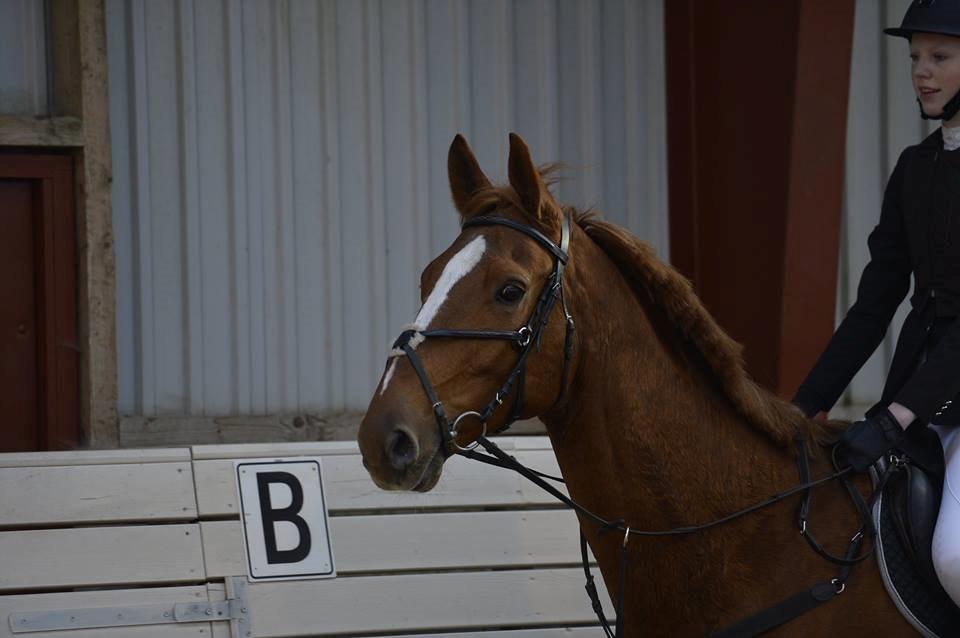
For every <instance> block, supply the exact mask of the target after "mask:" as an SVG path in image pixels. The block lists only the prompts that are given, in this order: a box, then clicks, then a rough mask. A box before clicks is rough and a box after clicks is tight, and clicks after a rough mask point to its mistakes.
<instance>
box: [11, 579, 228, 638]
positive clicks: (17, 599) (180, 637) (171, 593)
mask: <svg viewBox="0 0 960 638" xmlns="http://www.w3.org/2000/svg"><path fill="white" fill-rule="evenodd" d="M206 600H207V588H206V587H205V586H202V585H200V586H193V587H149V588H145V589H110V590H106V591H84V592H66V593H56V594H23V595H15V596H0V638H24V636H29V637H30V638H67V637H69V638H188V637H201V638H208V637H209V636H210V635H211V623H202V622H201V623H189V624H186V623H184V624H174V623H171V624H169V625H150V626H144V627H116V628H101V629H74V630H71V631H42V632H37V633H30V634H22V633H21V634H15V633H13V632H12V631H10V624H9V623H8V622H7V618H8V617H9V616H10V614H12V613H14V612H28V611H46V610H54V609H85V608H91V607H121V606H137V605H155V604H158V603H190V602H199V601H206ZM217 624H220V625H223V624H226V623H217Z"/></svg>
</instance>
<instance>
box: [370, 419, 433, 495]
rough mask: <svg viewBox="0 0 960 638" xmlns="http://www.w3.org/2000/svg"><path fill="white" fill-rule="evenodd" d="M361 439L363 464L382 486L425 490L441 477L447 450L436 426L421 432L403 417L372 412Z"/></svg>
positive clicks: (396, 488) (392, 488) (387, 488)
mask: <svg viewBox="0 0 960 638" xmlns="http://www.w3.org/2000/svg"><path fill="white" fill-rule="evenodd" d="M358 441H359V443H360V452H361V453H362V455H363V465H364V467H365V468H367V471H368V472H369V473H370V477H371V478H372V479H373V481H374V483H376V484H377V486H378V487H380V488H381V489H385V490H414V491H420V492H425V491H428V490H430V489H431V488H433V486H434V485H436V484H437V481H438V480H439V478H440V473H441V470H442V467H443V461H444V454H443V453H442V450H441V446H440V440H439V436H438V435H437V433H436V432H435V431H434V429H433V428H430V429H429V432H428V433H427V434H425V435H418V434H417V432H416V431H415V429H414V428H413V427H411V426H410V425H408V424H406V422H405V421H404V420H403V419H398V418H391V417H390V416H389V415H388V416H384V417H378V416H377V415H375V414H371V413H368V414H367V416H366V417H365V418H364V420H363V422H362V423H361V424H360V433H359V436H358Z"/></svg>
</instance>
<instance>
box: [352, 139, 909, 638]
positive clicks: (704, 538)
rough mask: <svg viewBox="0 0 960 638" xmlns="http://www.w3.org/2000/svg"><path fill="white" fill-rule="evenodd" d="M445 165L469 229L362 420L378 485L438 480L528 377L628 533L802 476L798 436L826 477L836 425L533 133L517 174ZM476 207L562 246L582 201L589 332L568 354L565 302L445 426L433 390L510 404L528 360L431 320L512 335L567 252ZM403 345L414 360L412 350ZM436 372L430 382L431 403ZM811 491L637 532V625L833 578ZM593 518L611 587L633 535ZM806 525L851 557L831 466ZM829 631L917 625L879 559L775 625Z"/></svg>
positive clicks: (436, 278) (770, 598)
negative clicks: (551, 172) (806, 530)
mask: <svg viewBox="0 0 960 638" xmlns="http://www.w3.org/2000/svg"><path fill="white" fill-rule="evenodd" d="M448 171H449V179H450V187H451V190H452V194H453V201H454V204H455V205H456V208H457V210H458V211H459V213H460V215H461V217H462V220H463V221H464V225H465V228H464V229H463V231H462V232H461V234H460V236H459V237H457V238H456V240H455V241H454V242H453V244H452V245H451V246H450V247H449V248H448V249H447V250H446V251H445V252H443V253H442V254H441V255H440V256H438V257H437V258H436V259H434V260H433V262H431V263H430V264H429V265H428V266H427V268H426V269H425V270H424V271H423V274H422V278H421V293H422V295H423V299H424V302H423V306H422V308H421V310H420V312H419V314H418V316H417V317H416V319H415V322H414V324H413V325H412V326H409V327H408V329H407V330H406V332H405V333H404V334H405V335H406V338H405V339H402V340H400V341H398V344H399V346H403V347H404V348H405V349H404V350H395V351H394V352H393V353H391V357H390V358H389V359H388V362H387V367H386V370H385V372H384V375H383V378H382V379H381V381H380V384H379V386H378V387H377V389H376V390H375V393H374V396H373V398H372V400H371V402H370V407H369V409H368V411H367V415H366V417H365V418H364V420H363V423H362V424H361V426H360V432H359V437H358V438H359V443H360V449H361V451H362V453H363V458H364V464H365V465H366V467H367V469H368V470H369V472H370V475H371V477H372V478H373V480H374V481H375V482H376V484H377V485H379V486H380V487H381V488H384V489H391V490H411V489H413V490H419V491H427V490H429V489H431V488H432V487H433V486H434V485H436V483H437V480H438V479H439V477H440V474H441V471H442V466H443V461H444V460H445V459H446V458H447V456H448V455H449V453H450V452H451V451H453V450H452V449H450V446H451V445H452V444H453V443H456V444H457V445H462V446H466V445H467V444H468V443H469V442H471V441H472V440H473V439H475V438H476V437H478V436H479V435H480V434H481V431H484V432H485V431H486V429H489V430H490V431H491V432H492V431H494V430H496V429H497V428H498V427H500V426H501V425H502V424H504V423H505V422H506V421H507V419H508V417H509V416H510V412H511V408H512V406H513V405H514V402H515V401H516V394H517V392H518V388H519V387H520V384H522V392H523V403H522V412H521V414H520V415H519V416H521V417H523V418H529V417H535V416H536V417H540V419H541V420H542V421H543V422H544V423H545V424H546V427H547V432H548V434H549V436H550V440H551V442H552V444H553V448H554V451H555V453H556V456H557V460H558V462H559V465H560V469H561V472H562V473H563V478H564V479H565V481H566V486H567V490H568V491H569V494H570V496H571V497H572V498H573V499H574V500H575V501H576V502H578V503H579V504H580V505H582V506H584V507H586V508H587V509H589V510H591V511H592V512H595V513H597V514H599V515H600V516H603V517H604V518H607V519H623V520H624V521H625V522H626V524H628V525H630V526H632V527H633V528H634V529H650V530H658V529H668V528H676V527H681V526H687V525H692V524H697V523H703V522H706V521H710V520H713V519H717V518H719V517H721V516H724V515H726V514H729V513H731V512H733V511H736V510H739V509H741V508H743V507H745V506H747V505H750V504H752V503H754V502H757V501H760V500H763V499H764V498H765V497H768V496H769V495H770V494H772V493H774V492H780V491H785V490H788V489H789V488H791V487H793V486H795V485H797V484H798V483H799V479H798V470H797V461H796V456H797V453H796V449H795V447H794V441H795V437H796V436H797V434H798V433H799V434H800V435H801V436H802V437H803V439H804V440H805V442H806V446H807V448H808V449H809V450H810V458H811V474H812V476H814V477H820V476H825V475H829V474H830V473H832V467H831V465H830V462H829V459H828V458H827V456H828V455H826V454H824V453H823V452H822V444H823V443H824V442H825V441H826V440H827V438H828V432H827V431H826V430H825V429H824V427H823V426H822V425H820V424H818V423H817V422H814V421H811V420H808V419H806V418H804V417H803V416H802V415H801V414H800V413H799V411H798V410H796V409H795V408H794V407H793V406H791V405H790V404H789V403H787V402H785V401H782V400H780V399H778V398H776V397H774V396H773V395H771V394H770V393H768V392H767V391H765V390H764V389H762V388H760V387H759V386H758V385H756V384H755V383H754V382H753V381H752V380H751V379H750V378H749V377H748V376H747V374H746V373H745V371H744V367H743V362H742V357H741V348H740V346H739V345H738V344H737V343H735V342H734V341H732V340H731V339H730V337H728V336H727V335H726V334H725V333H724V332H723V330H721V328H720V327H719V326H718V325H717V323H716V322H715V321H714V320H713V319H712V318H711V317H710V315H709V314H708V313H707V311H706V310H705V309H704V307H703V305H702V304H701V303H700V301H699V300H698V299H697V298H696V296H695V295H694V293H693V291H692V288H691V286H690V284H689V282H688V281H687V280H686V279H684V278H683V277H682V276H681V275H679V274H678V273H677V272H676V271H675V270H673V269H672V268H671V267H670V266H668V265H666V264H664V263H663V262H661V261H659V260H658V259H657V258H656V256H655V254H654V251H653V250H652V248H651V247H650V246H648V245H647V244H645V243H644V242H642V241H640V240H638V239H636V238H635V237H633V236H632V235H630V234H629V233H627V232H625V231H624V230H622V229H620V228H618V227H617V226H615V225H613V224H610V223H607V222H603V221H600V220H599V219H597V218H595V217H594V216H592V215H590V214H586V213H580V212H577V211H574V210H573V209H571V208H564V207H561V206H560V205H559V204H557V202H556V201H555V200H554V198H553V196H552V195H551V194H550V192H549V190H548V188H547V186H546V185H545V180H544V177H543V174H542V173H541V172H540V171H538V170H537V169H536V168H535V166H534V164H533V162H532V160H531V157H530V152H529V150H528V148H527V146H526V144H525V143H524V142H523V141H522V140H521V139H520V138H519V137H517V136H515V135H511V136H510V157H509V164H508V174H509V182H510V184H509V186H494V185H492V184H491V183H490V181H489V180H488V179H487V177H486V176H485V175H484V174H483V172H482V171H481V169H480V167H479V164H478V163H477V160H476V158H475V157H474V155H473V153H472V152H471V150H470V148H469V147H468V146H467V143H466V141H464V139H463V138H462V137H461V136H459V135H458V136H457V137H456V138H455V139H454V141H453V144H452V145H451V147H450V154H449V158H448ZM481 216H483V217H484V219H487V217H488V216H494V217H497V218H498V219H507V220H512V221H513V222H516V223H518V224H521V225H523V227H525V228H532V229H534V230H536V231H539V233H542V235H543V236H544V237H545V238H549V242H550V243H553V244H557V245H559V244H560V243H561V226H562V221H563V218H564V216H568V219H570V220H571V223H570V227H571V228H570V235H569V260H568V261H567V262H566V267H565V271H564V272H563V299H562V300H561V301H562V304H563V305H562V306H560V305H558V306H557V307H558V308H560V307H562V308H564V309H565V310H567V311H568V312H569V316H572V317H573V319H574V321H575V322H576V323H575V325H576V329H575V330H574V331H573V332H572V333H570V334H572V344H571V345H572V354H571V355H570V356H569V357H565V355H564V352H565V344H566V342H567V341H568V331H567V329H566V326H565V322H564V318H565V317H564V315H563V314H560V313H559V312H558V313H555V314H554V315H553V317H552V318H551V320H550V321H549V323H548V324H547V325H546V326H545V328H544V329H543V332H542V334H540V335H539V341H540V343H539V347H538V348H534V349H533V351H532V352H531V353H530V356H529V358H528V359H527V361H526V366H525V367H526V372H525V375H524V377H525V378H523V379H520V380H518V382H517V384H515V385H514V387H513V388H512V391H511V392H510V396H507V397H503V396H501V397H499V398H500V399H501V400H502V401H503V405H502V406H501V407H499V408H497V409H496V410H495V411H494V412H493V414H492V416H490V418H489V419H488V421H487V423H486V424H485V425H483V426H482V427H481V425H480V424H479V422H478V420H477V419H476V418H473V417H470V418H468V419H465V420H463V421H462V422H461V423H460V424H459V425H460V426H462V427H460V428H459V433H455V434H454V436H455V437H456V438H455V439H454V441H452V442H451V441H450V440H449V439H450V437H449V435H447V436H444V433H443V432H442V431H441V428H439V427H438V417H437V413H436V412H435V409H434V407H435V406H432V405H431V404H432V403H433V401H436V402H437V406H436V407H439V408H440V413H441V414H443V413H445V414H451V415H460V414H462V413H468V412H471V411H475V412H479V411H482V410H483V406H486V405H488V404H490V405H493V406H496V404H495V403H490V400H491V398H492V397H493V396H494V395H495V393H497V391H498V390H502V389H503V388H502V386H503V383H504V380H505V379H506V378H507V377H508V376H509V375H510V374H511V371H512V370H514V367H515V365H516V364H517V359H518V354H517V353H518V349H517V343H511V340H510V339H509V338H506V337H505V338H503V339H502V340H498V339H494V340H491V339H476V338H474V339H471V338H458V339H443V338H439V339H429V338H426V339H425V338H424V335H423V334H422V333H423V332H425V331H426V332H430V331H432V330H434V329H437V328H442V329H444V330H463V331H469V330H485V331H500V333H501V334H507V333H509V334H513V335H516V334H517V332H513V333H510V331H517V327H518V326H523V325H524V323H525V322H527V321H528V318H530V317H531V315H532V314H534V313H535V309H536V308H537V307H538V303H539V300H540V294H539V293H540V290H541V288H542V287H543V286H544V282H545V281H547V279H548V278H549V277H552V276H554V275H555V269H556V264H557V262H558V258H557V255H556V254H555V253H552V252H551V251H550V250H547V249H545V245H544V243H543V242H542V241H539V240H537V238H535V237H533V236H532V235H531V234H530V233H528V232H517V228H515V227H514V228H511V227H509V226H504V225H501V224H492V225H487V224H484V225H471V224H470V221H471V220H477V219H478V218H479V217H481ZM429 336H431V335H427V337H429ZM447 336H450V335H447ZM521 340H522V339H521ZM409 352H415V356H403V355H405V354H409ZM398 355H399V356H398ZM415 365H416V366H419V367H420V368H421V370H420V372H418V371H417V370H416V369H415ZM565 368H566V369H565ZM422 377H423V378H427V379H428V380H429V383H428V384H429V385H431V386H432V391H433V392H434V393H435V395H436V398H434V399H428V396H427V393H426V392H425V387H426V386H425V384H424V381H423V379H422ZM441 406H442V407H441ZM448 444H450V445H448ZM504 471H505V470H504ZM865 480H866V479H865V477H859V478H858V481H865ZM858 486H859V487H860V488H861V490H862V491H866V490H867V488H868V486H867V485H865V484H864V483H863V482H858ZM799 505H800V496H792V497H790V498H787V499H785V500H783V501H781V502H778V503H776V504H774V505H771V506H770V507H767V508H764V509H762V510H759V511H757V512H755V513H752V514H750V515H748V516H744V517H741V518H738V519H736V520H733V521H731V522H728V523H725V524H723V525H720V526H717V527H713V528H711V529H708V530H705V531H702V532H699V533H697V534H692V535H688V536H671V537H664V538H632V539H631V540H630V542H629V544H628V545H627V549H626V551H627V559H626V565H627V578H626V585H625V587H624V589H625V591H624V592H623V594H624V601H625V604H624V610H625V612H624V621H625V627H624V631H625V635H627V636H640V635H644V636H670V637H679V636H698V637H700V636H704V635H706V634H708V633H710V632H711V631H716V630H717V629H719V628H723V627H726V626H728V625H730V624H732V623H734V622H736V621H738V620H740V619H743V618H745V617H747V616H750V615H752V614H754V613H755V612H758V611H760V610H761V609H764V608H767V607H770V606H771V605H774V604H776V603H777V602H779V601H781V600H783V599H785V598H788V597H789V596H791V595H793V594H796V593H797V592H800V591H803V590H805V589H807V588H809V587H810V586H811V585H814V584H816V583H819V582H824V581H826V582H829V581H830V580H831V579H832V578H833V577H835V576H836V574H837V571H838V568H837V566H836V565H833V564H831V563H829V562H827V561H826V560H824V559H823V558H821V557H820V556H819V555H817V554H815V553H814V552H813V551H812V550H811V548H810V547H809V546H808V545H807V543H806V542H805V540H804V539H803V538H802V537H801V535H800V534H799V533H798V528H797V509H798V507H799ZM580 524H581V528H582V530H583V533H584V534H585V536H586V538H587V541H588V542H589V544H590V547H591V548H592V550H593V553H594V555H595V556H596V558H597V561H598V563H599V566H600V571H601V572H602V574H603V578H604V581H605V583H606V586H607V589H608V591H609V592H611V596H612V597H613V598H614V600H616V599H617V594H618V591H617V589H618V570H619V560H620V551H621V543H622V539H623V535H622V534H618V533H610V534H601V533H600V532H599V528H598V526H597V525H596V524H595V523H594V522H593V521H591V520H589V519H587V518H585V517H583V516H581V517H580ZM810 525H811V527H813V528H815V532H816V535H817V537H818V538H819V540H820V541H821V542H822V543H823V544H824V545H825V546H827V548H828V549H829V550H830V551H831V552H832V553H834V554H839V555H843V553H844V551H845V550H846V548H847V546H848V544H849V542H850V537H851V535H852V534H853V533H854V532H855V531H856V530H857V529H858V527H859V525H860V519H859V517H858V515H857V513H856V512H855V509H854V508H853V507H852V505H851V502H850V499H849V496H848V495H847V494H846V493H845V491H844V489H843V488H842V487H841V486H840V485H839V484H838V483H837V482H836V481H833V482H830V483H827V484H826V485H824V486H823V487H819V488H817V489H816V490H815V491H814V496H813V506H812V511H811V514H810ZM465 542H467V541H465ZM867 547H869V544H867ZM587 604H589V602H588V601H587V599H586V596H584V605H587ZM828 633H829V634H830V635H836V636H844V637H853V636H885V637H891V636H909V635H916V634H915V632H914V630H913V629H912V628H911V627H910V626H909V625H908V624H907V623H906V621H905V620H904V619H903V618H902V617H901V616H900V614H899V613H898V612H897V610H896V609H895V608H894V605H893V604H892V603H891V602H890V600H889V598H888V597H887V594H886V593H885V591H884V589H883V587H882V585H881V580H880V575H879V571H878V568H877V565H876V562H875V561H874V559H873V558H872V557H871V558H869V559H868V560H866V561H865V562H863V563H861V564H859V565H858V566H856V567H854V568H853V570H852V572H851V574H850V577H849V580H848V581H847V583H846V589H845V591H844V592H843V593H841V594H840V595H838V596H836V597H835V598H834V599H833V600H831V601H830V602H829V603H826V604H823V605H821V606H819V607H817V608H816V609H814V610H813V611H811V612H808V613H806V614H804V615H802V616H800V617H798V618H796V619H795V620H792V621H790V622H788V623H786V624H784V625H782V626H781V627H779V628H777V629H775V630H774V631H773V632H772V633H771V634H770V635H777V636H803V637H811V636H823V635H827V634H828Z"/></svg>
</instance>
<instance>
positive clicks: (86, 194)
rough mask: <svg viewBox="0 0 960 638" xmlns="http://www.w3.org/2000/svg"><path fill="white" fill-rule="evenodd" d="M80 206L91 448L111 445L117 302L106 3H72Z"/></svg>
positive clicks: (85, 415)
mask: <svg viewBox="0 0 960 638" xmlns="http://www.w3.org/2000/svg"><path fill="white" fill-rule="evenodd" d="M77 32H78V37H79V41H78V45H79V46H78V50H77V57H78V59H79V64H78V66H79V68H80V109H81V112H80V117H81V119H82V120H83V155H82V157H81V159H80V167H79V169H78V170H80V171H82V178H81V179H82V188H81V189H80V192H81V193H82V203H80V204H79V205H80V210H81V211H82V212H81V213H80V214H79V215H78V224H77V237H78V239H77V247H78V253H79V254H78V255H77V257H78V260H77V261H78V266H79V268H78V269H79V282H80V286H79V290H80V299H79V302H80V303H79V305H80V307H79V316H80V318H81V319H80V350H81V351H82V352H83V357H81V358H80V387H81V388H83V392H81V393H80V422H81V423H82V424H83V426H84V428H85V430H86V432H85V434H86V437H87V442H88V444H89V445H90V446H91V447H98V448H112V447H116V446H117V441H118V439H119V437H118V433H117V302H116V289H117V277H116V270H117V266H116V258H115V252H114V246H115V245H116V243H117V238H115V237H114V235H113V209H112V206H113V203H112V202H113V200H112V197H113V186H112V182H113V166H112V154H111V147H110V101H109V98H108V96H109V94H110V91H109V86H108V77H107V75H108V73H107V34H106V19H105V13H104V0H84V2H80V3H78V5H77Z"/></svg>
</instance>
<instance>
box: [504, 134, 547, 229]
mask: <svg viewBox="0 0 960 638" xmlns="http://www.w3.org/2000/svg"><path fill="white" fill-rule="evenodd" d="M507 172H508V175H509V177H510V185H511V186H513V190H515V191H517V195H519V196H520V202H521V203H522V204H523V207H524V209H525V210H526V211H527V212H528V213H530V214H531V215H533V216H534V217H535V218H536V219H538V220H540V221H547V220H546V219H545V218H546V216H547V214H548V213H549V212H550V211H552V208H551V206H550V202H551V197H550V194H549V193H548V192H547V187H546V186H545V185H544V183H543V179H542V178H541V177H540V172H539V171H538V170H537V168H536V167H535V166H534V165H533V159H532V158H531V157H530V149H529V148H528V147H527V143H526V142H524V141H523V138H521V137H520V136H519V135H517V134H516V133H511V134H510V160H509V161H508V167H507Z"/></svg>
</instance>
